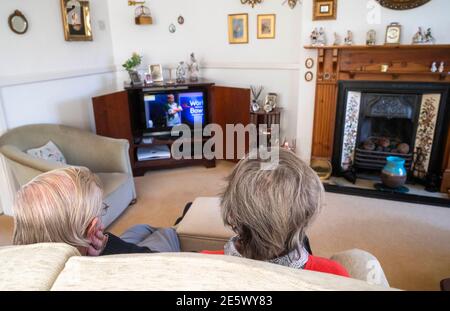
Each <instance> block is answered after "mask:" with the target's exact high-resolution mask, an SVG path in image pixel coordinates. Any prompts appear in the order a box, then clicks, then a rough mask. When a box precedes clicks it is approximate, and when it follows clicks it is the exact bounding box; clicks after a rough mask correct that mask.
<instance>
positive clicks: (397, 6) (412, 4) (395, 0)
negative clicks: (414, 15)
mask: <svg viewBox="0 0 450 311" xmlns="http://www.w3.org/2000/svg"><path fill="white" fill-rule="evenodd" d="M377 1H378V2H379V3H380V4H381V5H382V6H384V7H385V8H388V9H392V10H408V9H414V8H417V7H419V6H421V5H424V4H425V3H427V2H430V0H377Z"/></svg>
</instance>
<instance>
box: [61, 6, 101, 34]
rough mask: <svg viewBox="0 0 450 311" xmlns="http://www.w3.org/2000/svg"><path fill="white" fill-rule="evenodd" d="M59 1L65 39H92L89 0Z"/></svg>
mask: <svg viewBox="0 0 450 311" xmlns="http://www.w3.org/2000/svg"><path fill="white" fill-rule="evenodd" d="M60 1H61V12H62V18H63V25H64V37H65V39H66V41H92V40H93V36H92V28H91V12H90V9H89V1H86V0H79V1H78V0H60Z"/></svg>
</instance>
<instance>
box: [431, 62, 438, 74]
mask: <svg viewBox="0 0 450 311" xmlns="http://www.w3.org/2000/svg"><path fill="white" fill-rule="evenodd" d="M437 71H438V68H437V63H436V62H433V64H431V72H437Z"/></svg>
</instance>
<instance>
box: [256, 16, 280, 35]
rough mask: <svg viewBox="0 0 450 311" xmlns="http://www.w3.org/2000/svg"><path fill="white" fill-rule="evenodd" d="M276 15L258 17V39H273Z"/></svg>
mask: <svg viewBox="0 0 450 311" xmlns="http://www.w3.org/2000/svg"><path fill="white" fill-rule="evenodd" d="M275 28H276V15H275V14H260V15H258V39H275V30H276V29H275Z"/></svg>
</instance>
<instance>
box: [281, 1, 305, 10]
mask: <svg viewBox="0 0 450 311" xmlns="http://www.w3.org/2000/svg"><path fill="white" fill-rule="evenodd" d="M286 3H287V4H288V5H289V7H290V8H291V9H295V7H296V6H297V3H301V2H300V0H284V2H283V5H285V4H286Z"/></svg>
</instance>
